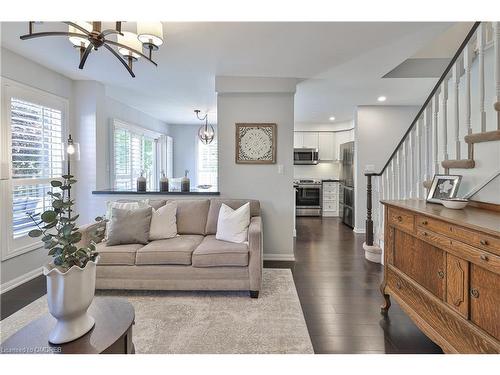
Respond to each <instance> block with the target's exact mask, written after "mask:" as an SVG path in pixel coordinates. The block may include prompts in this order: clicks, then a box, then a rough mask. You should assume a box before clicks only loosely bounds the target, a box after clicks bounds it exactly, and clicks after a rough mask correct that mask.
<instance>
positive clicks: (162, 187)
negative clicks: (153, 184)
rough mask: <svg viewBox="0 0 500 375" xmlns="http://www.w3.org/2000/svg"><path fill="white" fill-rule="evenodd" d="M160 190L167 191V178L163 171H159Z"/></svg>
mask: <svg viewBox="0 0 500 375" xmlns="http://www.w3.org/2000/svg"><path fill="white" fill-rule="evenodd" d="M160 191H161V192H165V191H168V178H167V176H165V172H164V171H161V178H160Z"/></svg>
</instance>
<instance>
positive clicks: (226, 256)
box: [193, 235, 248, 267]
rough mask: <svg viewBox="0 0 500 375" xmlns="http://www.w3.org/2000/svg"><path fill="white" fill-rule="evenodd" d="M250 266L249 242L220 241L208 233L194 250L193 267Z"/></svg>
mask: <svg viewBox="0 0 500 375" xmlns="http://www.w3.org/2000/svg"><path fill="white" fill-rule="evenodd" d="M223 266H240V267H245V266H248V244H247V243H246V242H244V243H234V242H226V241H220V240H217V239H216V238H215V236H214V235H208V236H206V237H205V238H204V239H203V242H202V243H201V244H200V245H199V246H198V247H197V248H196V249H195V250H194V252H193V267H223Z"/></svg>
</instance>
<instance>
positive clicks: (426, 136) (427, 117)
mask: <svg viewBox="0 0 500 375" xmlns="http://www.w3.org/2000/svg"><path fill="white" fill-rule="evenodd" d="M430 107H431V106H428V107H426V108H425V109H424V137H423V139H424V147H423V149H424V181H427V180H428V179H429V175H430V170H431V163H430V160H431V157H430V139H429V135H430V128H431V126H432V124H431V121H430V117H431V116H430V109H431V108H430Z"/></svg>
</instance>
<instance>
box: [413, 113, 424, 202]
mask: <svg viewBox="0 0 500 375" xmlns="http://www.w3.org/2000/svg"><path fill="white" fill-rule="evenodd" d="M415 136H416V138H415V150H416V152H415V157H416V158H417V165H416V172H415V173H414V174H415V181H414V183H415V193H416V194H415V197H416V198H421V194H420V193H421V191H422V117H420V118H419V119H418V121H417V124H416V126H415Z"/></svg>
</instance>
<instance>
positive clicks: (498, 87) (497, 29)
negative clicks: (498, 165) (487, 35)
mask: <svg viewBox="0 0 500 375" xmlns="http://www.w3.org/2000/svg"><path fill="white" fill-rule="evenodd" d="M493 45H494V46H495V47H494V49H495V61H494V64H495V94H496V101H495V109H496V111H497V129H498V130H500V22H493Z"/></svg>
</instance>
